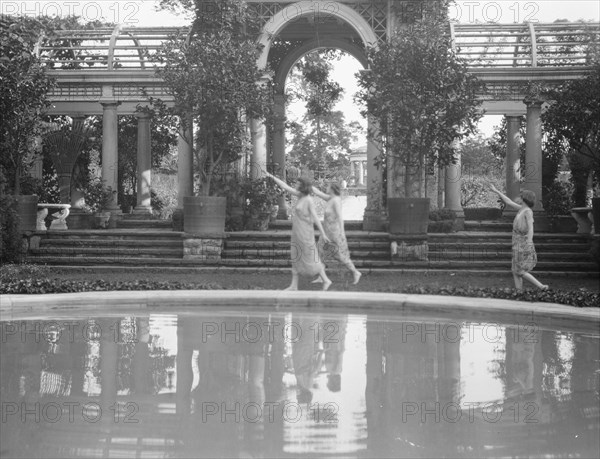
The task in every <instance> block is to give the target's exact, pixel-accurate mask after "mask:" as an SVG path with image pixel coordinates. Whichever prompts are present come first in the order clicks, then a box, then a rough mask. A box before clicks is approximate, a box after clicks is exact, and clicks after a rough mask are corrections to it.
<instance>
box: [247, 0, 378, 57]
mask: <svg viewBox="0 0 600 459" xmlns="http://www.w3.org/2000/svg"><path fill="white" fill-rule="evenodd" d="M315 6H316V8H315ZM317 14H323V15H328V16H332V17H335V18H336V19H340V20H342V21H344V22H346V23H347V24H348V25H350V26H351V27H352V28H353V29H354V30H355V31H356V33H357V34H358V36H359V37H360V38H361V40H362V42H363V44H364V45H365V46H375V45H376V44H377V36H376V35H375V32H374V31H373V29H372V28H371V26H369V24H368V23H367V21H365V19H364V18H363V17H362V16H361V15H360V14H358V13H357V12H356V11H354V10H353V9H352V8H350V7H348V6H346V5H343V4H341V3H339V2H327V3H326V4H324V5H321V4H320V3H319V2H314V1H301V2H297V3H293V4H291V5H289V6H287V7H285V8H284V9H282V10H281V11H279V12H278V13H277V14H275V15H274V16H273V17H272V18H271V19H270V20H269V21H268V22H267V23H266V24H265V25H264V26H263V29H262V31H261V34H260V35H259V37H258V42H259V43H260V44H261V45H263V50H262V54H261V56H260V58H259V60H258V65H259V68H266V66H267V60H268V57H269V51H270V49H271V42H272V39H273V37H276V36H277V35H278V34H279V33H280V32H281V31H282V30H283V29H284V28H285V27H286V26H287V25H288V24H290V23H292V22H293V21H295V20H297V19H298V18H301V17H304V16H310V15H317Z"/></svg>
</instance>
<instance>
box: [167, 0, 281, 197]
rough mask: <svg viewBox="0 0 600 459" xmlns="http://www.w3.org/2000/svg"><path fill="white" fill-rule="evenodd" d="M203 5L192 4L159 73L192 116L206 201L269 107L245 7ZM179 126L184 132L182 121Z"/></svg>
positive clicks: (229, 1)
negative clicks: (188, 23) (187, 23)
mask: <svg viewBox="0 0 600 459" xmlns="http://www.w3.org/2000/svg"><path fill="white" fill-rule="evenodd" d="M205 3H206V2H202V1H201V0H197V1H196V2H195V6H196V17H195V19H194V22H193V24H192V28H191V31H190V33H189V35H188V36H187V37H173V38H172V39H171V40H169V41H168V42H166V43H165V44H164V45H163V47H162V49H161V50H160V52H159V53H158V55H157V59H158V60H159V62H161V63H162V64H164V66H163V67H161V68H159V69H158V70H157V73H158V75H159V76H160V77H161V78H162V79H163V80H164V82H165V84H166V87H167V90H168V91H169V92H170V93H171V94H172V95H173V97H174V99H175V105H176V110H178V112H179V114H184V113H186V112H189V113H191V115H192V116H193V119H194V125H195V126H196V127H197V135H196V138H195V139H194V140H195V142H194V149H195V153H196V158H198V163H199V164H198V165H197V167H198V171H199V173H200V175H201V177H202V180H201V186H200V187H201V193H202V194H204V195H207V194H209V193H210V192H211V191H212V190H211V181H212V179H213V176H214V175H215V174H216V173H217V172H218V171H219V168H220V167H221V166H222V165H223V164H227V163H230V162H233V161H235V160H237V159H239V158H240V157H241V155H242V153H243V151H244V139H245V137H246V131H247V130H246V123H247V120H249V119H265V118H266V117H267V116H268V115H269V113H270V111H269V109H270V107H271V105H272V104H271V92H270V88H269V87H268V85H262V84H259V83H258V82H259V81H260V80H261V78H262V77H263V76H264V69H259V68H258V66H257V61H258V57H259V54H260V47H259V45H258V44H257V43H256V41H255V40H254V37H253V36H251V34H250V33H249V32H248V28H251V27H250V25H251V24H250V23H251V18H250V15H249V14H248V10H247V6H246V4H245V2H243V1H241V0H223V1H221V2H218V3H214V5H213V6H214V9H210V10H207V9H206V8H205V6H204V5H205ZM181 121H182V123H183V124H184V126H185V122H186V117H185V116H182V117H181Z"/></svg>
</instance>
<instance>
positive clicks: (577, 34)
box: [38, 0, 599, 230]
mask: <svg viewBox="0 0 600 459" xmlns="http://www.w3.org/2000/svg"><path fill="white" fill-rule="evenodd" d="M391 3H392V2H391V1H370V2H366V1H343V2H327V3H326V5H325V4H322V3H319V2H313V1H300V2H275V1H252V0H250V1H248V4H249V5H250V7H251V8H253V9H254V11H255V13H256V15H257V16H258V17H259V18H261V19H262V23H263V26H262V30H261V33H260V34H259V36H258V37H257V40H258V41H259V42H260V43H261V44H263V45H264V48H263V52H262V55H261V57H260V59H259V65H260V66H265V65H266V64H267V63H270V62H271V61H270V58H271V57H272V56H271V54H270V51H271V48H272V45H273V44H274V43H275V42H276V41H277V40H281V41H290V42H294V43H298V45H297V46H296V47H295V48H293V49H292V50H291V51H289V52H288V53H287V54H286V55H285V56H283V57H282V58H281V59H280V60H279V61H278V65H277V67H276V68H275V71H276V73H275V77H274V80H275V81H274V83H275V88H276V89H275V94H274V102H275V113H279V114H284V113H285V98H284V87H285V80H286V77H287V75H288V73H289V71H290V69H291V68H292V66H293V65H294V64H295V63H296V62H297V61H298V59H300V58H301V57H302V56H303V55H305V54H306V53H308V52H310V51H313V50H316V49H321V48H337V49H341V50H344V51H346V52H347V53H349V54H350V55H352V56H354V57H355V58H356V59H357V60H358V62H359V63H360V64H361V65H362V66H363V67H364V68H366V65H367V61H366V56H365V48H366V47H367V46H371V45H376V44H377V43H379V42H381V41H382V40H385V39H386V37H387V35H388V34H389V31H390V30H391V27H392V24H397V23H398V21H400V22H403V21H404V22H405V21H410V20H412V19H414V18H415V17H420V15H423V14H427V11H426V10H427V8H428V6H429V5H430V3H431V2H418V1H405V2H402V1H401V2H393V3H395V4H405V5H406V9H405V10H402V9H400V10H398V9H395V10H392V9H391V8H390V4H391ZM319 5H321V6H319ZM411 5H412V6H411ZM325 7H326V8H325ZM409 7H410V8H409ZM398 11H405V12H406V15H408V16H410V17H404V16H403V17H400V18H399V17H398V14H399V13H398ZM448 27H449V33H450V34H451V37H452V46H453V47H454V49H455V50H456V52H457V53H458V54H459V56H461V57H463V58H464V59H465V60H466V61H467V63H468V68H469V71H470V72H472V73H473V74H475V75H476V76H477V77H478V78H479V79H481V80H482V81H483V82H485V83H486V90H485V92H482V93H481V94H479V97H480V98H481V100H482V101H483V108H484V110H485V112H486V114H491V115H504V116H505V117H506V119H507V127H508V145H507V155H506V171H507V176H506V188H507V192H508V195H509V196H516V195H518V193H519V187H520V183H521V177H523V186H524V187H526V188H528V189H531V190H533V191H534V192H535V193H536V195H537V196H539V197H541V195H542V192H541V191H542V188H541V178H542V176H541V164H542V144H541V141H542V129H541V113H542V110H543V105H544V103H545V102H546V101H544V100H542V99H541V97H540V96H539V94H538V93H537V92H536V87H537V85H538V84H542V83H543V84H550V85H558V84H561V83H562V82H565V81H567V80H571V79H576V78H581V77H583V76H585V74H586V72H587V71H588V70H589V66H588V61H587V58H586V54H585V50H584V44H585V42H586V40H590V39H591V40H594V41H598V37H599V24H597V23H594V24H592V23H552V24H539V23H536V24H534V23H526V24H453V23H450V24H449V25H448ZM187 33H188V29H187V28H185V27H182V28H172V27H171V28H168V27H164V28H160V27H154V28H143V27H135V28H134V27H124V26H121V25H119V26H117V27H115V28H114V29H96V30H64V31H59V32H58V36H59V38H60V39H61V42H62V45H61V46H60V47H57V46H55V45H53V44H52V43H55V42H46V41H44V39H43V38H42V39H40V43H39V46H38V52H39V54H40V56H41V58H42V60H43V61H44V62H45V63H46V65H47V66H48V73H49V74H50V75H51V76H52V77H54V78H55V79H56V80H57V82H58V85H57V88H56V89H55V90H54V92H53V93H51V94H50V98H51V100H52V102H53V108H52V110H51V112H50V113H51V114H56V115H59V114H60V115H68V116H71V117H73V118H77V119H79V120H80V119H82V118H83V117H85V116H89V115H101V116H102V117H103V122H102V178H103V180H104V181H105V183H106V184H107V185H108V186H111V187H112V188H113V189H116V185H117V164H118V149H117V132H118V129H117V128H118V117H119V115H132V114H135V115H136V116H137V117H138V190H137V191H138V192H137V199H138V201H137V206H136V208H135V212H138V213H148V212H151V207H150V183H151V174H150V167H151V166H150V165H151V161H150V138H151V122H150V121H151V120H150V118H149V117H148V115H145V114H140V113H139V112H137V111H136V107H137V106H138V105H144V104H147V103H148V100H147V96H153V97H160V98H161V99H163V100H164V101H166V102H167V103H172V98H170V96H169V95H168V94H167V93H166V91H165V88H164V85H163V82H162V81H161V80H160V79H159V78H158V77H157V76H156V73H155V67H154V63H153V62H152V61H151V56H152V55H153V54H154V53H155V52H156V50H157V49H158V48H159V47H160V46H161V43H163V42H164V41H165V40H167V39H168V38H169V37H170V36H173V35H176V36H185V35H186V34H187ZM65 43H69V44H70V45H66V44H65ZM65 50H67V51H69V53H68V55H69V56H70V57H68V58H62V59H58V58H57V57H56V55H57V52H58V51H61V52H62V53H61V55H62V56H64V55H67V54H65ZM523 115H525V116H526V120H527V134H526V136H527V139H526V140H527V152H526V164H527V170H526V171H520V170H519V117H521V116H523ZM278 118H280V120H279V121H278V122H276V124H275V126H274V128H273V130H272V132H269V130H268V129H267V127H266V126H265V125H264V124H263V123H261V122H259V121H252V122H251V132H252V142H253V152H252V170H254V171H260V170H264V169H265V168H266V166H267V164H268V163H269V164H276V165H278V166H282V165H283V164H285V132H284V122H283V118H282V117H278ZM369 125H370V127H373V125H372V123H371V122H369ZM191 138H192V135H191V133H190V132H187V133H180V137H179V145H178V152H179V158H178V169H179V172H178V193H179V199H178V203H179V204H178V205H179V206H180V207H182V206H183V197H184V196H189V195H192V194H193V175H192V174H193V154H192V151H193V146H192V143H191V142H190V141H188V140H186V139H191ZM269 140H270V141H269ZM378 154H379V149H378V145H377V144H375V143H374V142H371V141H369V142H368V143H367V149H366V169H367V183H366V186H367V189H368V191H367V208H366V211H365V216H364V228H365V229H366V230H376V229H381V227H382V223H383V221H382V215H383V213H384V209H385V206H384V203H383V202H382V197H381V183H382V178H381V172H380V170H378V169H377V167H376V166H375V164H374V158H375V157H376V156H377V155H378ZM282 169H284V168H283V167H281V168H280V170H282ZM281 173H285V171H283V170H282V172H281ZM443 175H444V177H445V186H444V193H443V195H444V199H443V204H444V207H446V208H448V209H452V210H455V211H457V212H459V213H461V212H462V208H461V205H460V177H461V167H460V158H458V162H457V163H456V164H453V165H451V166H448V167H447V168H446V171H445V173H444V174H443ZM114 199H115V200H114V202H113V203H112V205H111V206H110V207H111V209H112V210H113V211H118V209H119V203H117V202H116V197H115V198H114ZM534 210H536V211H541V210H543V208H542V204H541V199H539V200H538V202H537V203H536V206H535V208H534Z"/></svg>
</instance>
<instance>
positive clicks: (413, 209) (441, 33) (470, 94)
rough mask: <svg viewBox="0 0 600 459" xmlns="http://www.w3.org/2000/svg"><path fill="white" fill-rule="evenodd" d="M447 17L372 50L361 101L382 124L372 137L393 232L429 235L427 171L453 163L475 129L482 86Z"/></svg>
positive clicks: (421, 23)
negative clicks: (458, 144)
mask: <svg viewBox="0 0 600 459" xmlns="http://www.w3.org/2000/svg"><path fill="white" fill-rule="evenodd" d="M447 29H448V22H447V18H445V17H441V16H439V15H436V16H434V17H427V16H426V17H424V18H423V19H422V20H417V21H416V22H415V23H414V24H410V25H405V26H403V27H399V28H398V29H397V30H396V31H394V32H393V34H392V36H391V37H390V39H389V40H388V41H386V42H385V43H381V44H379V45H378V47H377V48H374V47H373V48H370V49H369V50H368V52H367V56H368V61H369V66H368V68H369V70H367V71H364V72H362V73H361V74H360V76H359V88H360V90H359V93H358V95H357V98H358V99H359V100H360V101H362V102H363V104H364V105H365V106H366V110H364V112H363V113H364V115H370V116H371V117H372V118H374V119H375V120H376V121H377V130H376V131H375V130H371V131H370V132H369V133H368V136H369V138H371V139H373V140H374V141H375V142H377V143H378V144H380V145H381V153H380V155H379V156H378V158H377V164H378V165H379V166H384V167H386V168H387V182H388V184H387V198H388V213H389V220H390V222H389V223H390V232H392V233H394V232H397V233H403V232H419V233H421V232H426V231H427V222H428V215H427V214H428V211H429V198H428V197H426V196H425V186H424V185H425V174H426V171H427V170H430V169H431V168H432V167H434V165H436V164H437V165H448V164H450V163H452V162H453V160H454V148H453V145H452V144H453V142H454V141H456V140H459V139H461V138H463V137H465V136H467V135H469V134H471V133H473V132H475V130H476V123H477V121H478V120H479V118H480V117H481V115H482V114H481V112H480V110H479V105H480V103H481V102H480V101H478V100H477V92H478V89H479V88H480V86H481V84H480V83H479V82H478V80H477V79H476V78H475V77H474V76H473V75H470V74H469V73H468V72H467V68H466V65H465V64H464V63H463V62H462V61H461V59H460V58H459V57H458V56H457V55H456V54H455V52H454V51H453V50H452V46H451V37H450V35H449V34H448V33H447Z"/></svg>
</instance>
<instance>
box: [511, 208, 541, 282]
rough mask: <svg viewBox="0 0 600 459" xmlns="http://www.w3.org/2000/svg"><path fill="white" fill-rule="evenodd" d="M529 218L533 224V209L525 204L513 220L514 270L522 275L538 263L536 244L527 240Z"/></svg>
mask: <svg viewBox="0 0 600 459" xmlns="http://www.w3.org/2000/svg"><path fill="white" fill-rule="evenodd" d="M527 218H531V224H532V225H533V211H532V210H531V209H530V208H529V207H526V206H524V207H523V208H522V209H521V210H519V212H517V215H516V216H515V219H514V221H513V232H512V272H513V273H515V274H520V275H522V274H525V273H528V272H530V271H531V270H532V269H533V268H534V267H535V265H536V264H537V254H536V252H535V246H534V245H533V243H532V242H528V241H527Z"/></svg>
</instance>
